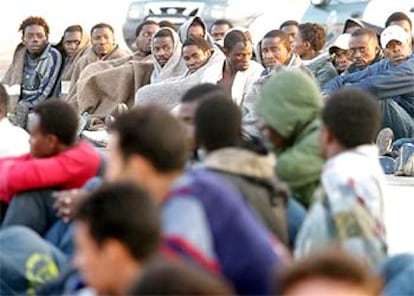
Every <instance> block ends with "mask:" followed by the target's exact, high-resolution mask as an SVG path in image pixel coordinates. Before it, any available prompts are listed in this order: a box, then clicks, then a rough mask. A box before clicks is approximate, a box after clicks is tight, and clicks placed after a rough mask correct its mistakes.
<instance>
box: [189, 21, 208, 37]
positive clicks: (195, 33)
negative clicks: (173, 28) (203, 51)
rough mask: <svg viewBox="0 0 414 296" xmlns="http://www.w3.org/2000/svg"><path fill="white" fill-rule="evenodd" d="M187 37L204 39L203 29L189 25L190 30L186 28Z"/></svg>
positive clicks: (199, 26)
mask: <svg viewBox="0 0 414 296" xmlns="http://www.w3.org/2000/svg"><path fill="white" fill-rule="evenodd" d="M187 37H201V38H204V28H203V27H202V26H201V25H199V24H194V25H191V26H190V28H188V33H187Z"/></svg>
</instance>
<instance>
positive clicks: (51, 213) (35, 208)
mask: <svg viewBox="0 0 414 296" xmlns="http://www.w3.org/2000/svg"><path fill="white" fill-rule="evenodd" d="M53 192H54V191H53V190H51V189H46V190H37V191H27V192H22V193H19V194H17V195H16V196H14V197H13V198H12V200H11V202H10V204H9V207H8V209H7V212H6V215H5V217H4V220H3V223H2V227H3V228H6V227H9V226H12V225H23V226H26V227H28V228H30V229H33V230H34V231H35V232H37V233H38V234H40V235H41V236H43V235H45V234H46V232H47V231H48V230H49V229H50V227H52V225H53V224H54V223H55V222H56V221H58V219H59V218H58V216H57V215H56V212H55V210H54V209H53V204H54V202H55V199H54V197H53V196H52V193H53Z"/></svg>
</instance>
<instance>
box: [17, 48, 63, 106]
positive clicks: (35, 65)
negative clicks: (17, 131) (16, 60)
mask: <svg viewBox="0 0 414 296" xmlns="http://www.w3.org/2000/svg"><path fill="white" fill-rule="evenodd" d="M61 66H62V56H61V54H60V52H59V51H58V50H57V49H56V48H54V47H52V46H51V45H50V44H48V45H47V46H46V48H45V49H44V50H43V52H42V54H41V55H40V56H38V57H31V56H30V54H29V53H28V52H26V55H25V66H24V70H23V81H22V92H21V100H22V101H24V102H28V103H30V106H31V107H34V106H35V105H37V104H38V103H40V102H41V101H44V100H46V99H47V98H49V97H51V96H52V95H53V91H54V88H55V86H56V83H57V80H58V78H59V73H60V68H61Z"/></svg>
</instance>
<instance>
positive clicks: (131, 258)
mask: <svg viewBox="0 0 414 296" xmlns="http://www.w3.org/2000/svg"><path fill="white" fill-rule="evenodd" d="M75 243H76V253H75V258H74V264H75V266H76V267H77V268H78V269H79V271H80V273H81V275H82V276H83V280H84V281H85V282H86V283H87V284H88V286H89V287H91V288H93V289H94V290H95V291H96V292H98V293H99V294H108V295H125V293H126V290H127V289H128V288H129V287H130V286H131V284H132V283H133V282H134V281H135V280H136V278H137V277H138V276H139V275H140V273H141V272H142V269H143V265H144V264H145V263H146V262H147V261H149V260H150V259H151V258H152V257H154V256H155V255H157V253H158V252H159V250H160V245H161V220H160V214H159V211H158V209H157V207H156V205H155V204H154V203H153V201H152V200H151V199H150V197H149V196H148V194H147V193H146V192H144V191H143V190H142V189H140V188H139V187H136V186H135V185H132V184H127V183H114V184H111V185H106V186H103V187H102V188H100V189H98V190H97V191H96V192H94V193H92V194H91V195H90V196H89V197H88V198H86V199H85V200H84V201H83V202H82V203H81V204H80V206H79V210H78V212H77V214H76V217H75ZM114 271H116V272H114Z"/></svg>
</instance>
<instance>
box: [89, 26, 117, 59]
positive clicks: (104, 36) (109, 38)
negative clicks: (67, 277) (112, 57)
mask: <svg viewBox="0 0 414 296" xmlns="http://www.w3.org/2000/svg"><path fill="white" fill-rule="evenodd" d="M91 38H92V49H93V51H94V52H95V53H96V55H97V56H99V57H103V56H105V55H107V54H108V53H110V52H111V51H112V49H113V47H114V34H113V33H112V31H111V30H110V29H109V28H97V29H95V30H93V32H92V36H91Z"/></svg>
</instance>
